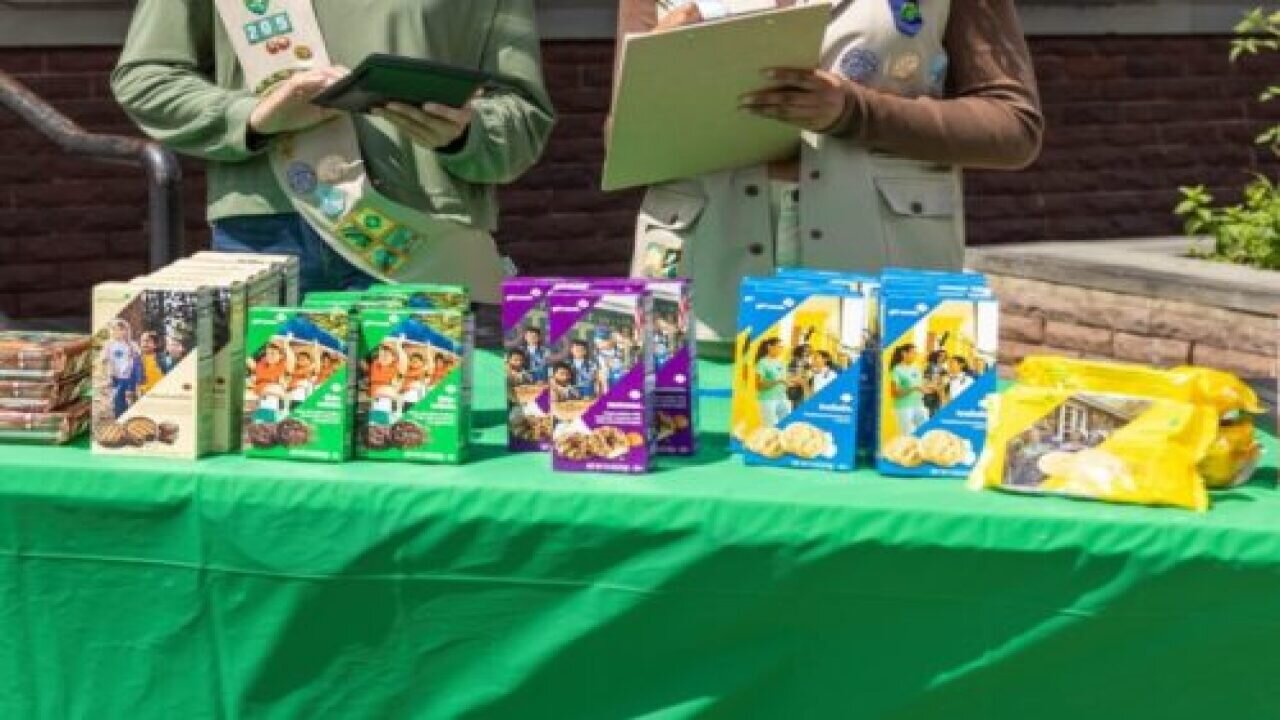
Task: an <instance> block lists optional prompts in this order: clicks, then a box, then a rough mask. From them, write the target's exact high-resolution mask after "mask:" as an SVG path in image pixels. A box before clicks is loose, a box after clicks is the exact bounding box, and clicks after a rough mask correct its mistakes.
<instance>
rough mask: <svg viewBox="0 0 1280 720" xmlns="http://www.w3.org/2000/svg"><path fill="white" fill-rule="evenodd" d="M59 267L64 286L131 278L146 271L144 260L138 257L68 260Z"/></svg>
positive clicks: (89, 284) (90, 284) (94, 283)
mask: <svg viewBox="0 0 1280 720" xmlns="http://www.w3.org/2000/svg"><path fill="white" fill-rule="evenodd" d="M60 269H61V276H62V283H63V286H64V287H72V286H74V285H76V284H79V283H84V284H86V285H87V286H90V287H92V286H93V285H96V284H97V283H100V282H109V281H113V280H118V281H125V280H131V279H133V278H134V277H136V276H138V275H141V274H142V273H144V272H146V269H147V268H146V261H145V260H143V259H142V258H140V257H139V258H125V259H112V260H95V261H91V262H84V261H76V262H68V263H62V264H61V266H60Z"/></svg>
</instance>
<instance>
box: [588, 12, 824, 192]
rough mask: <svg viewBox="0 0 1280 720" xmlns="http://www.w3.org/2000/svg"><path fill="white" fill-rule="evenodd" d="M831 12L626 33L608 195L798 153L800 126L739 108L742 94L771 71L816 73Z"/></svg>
mask: <svg viewBox="0 0 1280 720" xmlns="http://www.w3.org/2000/svg"><path fill="white" fill-rule="evenodd" d="M830 15H831V5H830V4H829V3H814V4H806V5H799V6H792V7H790V8H783V9H778V10H769V11H764V12H759V13H751V14H746V15H738V16H733V17H729V18H724V19H720V20H714V21H711V22H706V23H701V24H698V25H692V26H688V27H682V28H676V29H674V30H669V31H664V32H657V33H648V34H643V35H629V36H627V37H626V38H625V40H624V42H623V45H622V57H621V61H620V63H619V71H618V82H617V83H616V84H615V87H614V98H613V125H612V131H611V133H610V137H609V144H608V148H607V149H606V155H605V165H604V173H603V179H602V185H603V189H604V190H606V191H609V190H620V189H623V188H629V187H636V186H639V185H651V184H654V183H660V182H666V181H668V180H676V179H680V178H690V177H696V176H699V175H704V174H706V173H711V172H718V171H721V170H729V169H732V168H738V167H745V166H749V165H756V164H760V163H767V162H770V161H772V160H777V159H781V158H785V157H789V156H791V155H793V154H794V153H795V151H796V148H797V146H798V144H799V142H800V129H799V128H797V127H795V126H792V125H787V124H785V123H781V122H778V121H775V120H769V119H765V118H761V117H757V116H755V115H751V114H749V113H747V112H745V111H742V110H739V109H738V104H739V98H740V97H741V96H742V94H744V93H747V92H751V91H754V90H761V89H763V88H765V87H767V86H768V85H769V84H770V83H769V81H768V79H767V78H765V76H764V75H763V72H762V71H763V70H765V69H766V68H770V67H811V68H812V67H818V65H819V63H820V60H821V55H822V40H823V36H824V35H825V33H826V29H827V21H828V19H829V18H830Z"/></svg>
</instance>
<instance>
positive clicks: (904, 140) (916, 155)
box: [619, 0, 1043, 340]
mask: <svg viewBox="0 0 1280 720" xmlns="http://www.w3.org/2000/svg"><path fill="white" fill-rule="evenodd" d="M807 1H810V0H799V2H807ZM776 4H779V5H784V4H785V5H790V4H793V3H791V2H787V1H786V0H781V2H777V3H776ZM672 5H673V4H672V3H670V2H663V0H621V8H620V14H619V31H620V34H623V33H628V32H647V31H649V30H652V29H655V28H657V29H665V28H670V27H675V26H679V25H685V24H689V23H695V22H701V21H703V20H708V19H714V18H717V17H720V16H723V15H725V14H731V13H735V12H742V11H752V10H760V9H767V8H770V7H773V6H774V5H775V1H774V0H721V2H696V3H692V2H691V3H685V4H679V5H674V6H672ZM761 84H762V86H764V89H763V90H762V91H760V92H756V93H752V94H749V95H747V96H745V97H743V98H742V109H741V111H742V112H750V113H754V114H756V115H758V116H760V117H763V118H769V119H772V120H775V121H779V122H786V123H791V124H793V125H796V126H798V127H800V128H801V129H802V130H804V131H805V132H804V134H803V139H802V142H801V143H800V147H799V148H798V151H797V154H796V156H795V157H793V158H791V159H789V160H786V161H783V162H779V163H775V164H773V165H770V166H760V167H745V168H740V169H737V170H732V171H727V172H721V173H716V174H713V175H707V176H704V177H699V178H691V179H688V180H684V181H678V182H672V183H668V184H665V185H661V186H657V187H653V188H650V190H649V192H648V194H647V195H646V197H645V199H644V203H643V205H642V208H641V211H640V216H639V219H638V222H637V225H636V251H635V253H634V256H633V257H634V260H633V267H632V271H633V274H635V275H640V276H654V275H669V274H676V273H678V274H680V275H684V276H688V277H692V278H695V280H696V281H697V283H698V286H699V287H701V288H704V290H703V291H701V292H699V293H698V294H697V301H696V302H697V310H698V319H699V321H700V327H699V334H700V335H701V336H702V337H703V338H705V339H708V340H726V339H728V338H730V337H732V334H733V332H734V324H735V320H736V314H737V308H736V299H737V293H735V292H733V291H732V290H731V288H736V287H737V285H738V282H739V280H740V279H741V278H742V277H744V276H748V275H770V274H772V273H773V270H774V268H775V267H777V266H792V265H798V266H807V267H820V268H833V269H847V270H864V271H875V270H878V269H879V268H881V267H884V266H886V265H899V266H908V267H922V268H959V267H960V266H961V264H962V263H963V261H964V213H963V208H962V201H963V194H962V190H961V182H960V170H959V168H960V167H978V168H1003V169H1017V168H1021V167H1024V166H1026V165H1028V164H1030V163H1031V162H1032V161H1033V160H1034V159H1035V157H1036V156H1037V154H1038V153H1039V148H1040V140H1041V135H1042V132H1043V119H1042V117H1041V115H1040V111H1039V102H1038V97H1037V94H1036V90H1035V79H1034V74H1033V72H1032V68H1031V61H1030V58H1029V54H1028V51H1027V46H1026V43H1025V41H1024V39H1023V37H1022V32H1021V27H1020V25H1019V22H1018V17H1017V14H1016V12H1015V11H1014V6H1013V0H839V1H838V2H835V3H833V4H832V8H831V19H830V22H829V24H828V27H827V33H826V39H825V42H824V47H823V52H822V67H821V68H820V69H817V70H809V69H787V68H777V69H774V70H772V71H771V72H770V74H769V76H768V77H767V78H762V83H761Z"/></svg>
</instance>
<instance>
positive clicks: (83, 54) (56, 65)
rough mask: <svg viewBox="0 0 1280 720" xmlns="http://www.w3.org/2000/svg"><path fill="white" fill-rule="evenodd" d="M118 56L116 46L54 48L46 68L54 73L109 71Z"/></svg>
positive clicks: (104, 72)
mask: <svg viewBox="0 0 1280 720" xmlns="http://www.w3.org/2000/svg"><path fill="white" fill-rule="evenodd" d="M119 57H120V50H119V49H118V48H75V49H67V50H54V51H51V52H50V53H49V55H48V58H49V59H48V64H47V66H46V69H47V70H48V71H49V72H54V73H85V72H91V73H98V74H106V73H110V72H111V69H112V68H114V67H115V65H116V60H117V59H118V58H119Z"/></svg>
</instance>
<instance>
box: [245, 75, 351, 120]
mask: <svg viewBox="0 0 1280 720" xmlns="http://www.w3.org/2000/svg"><path fill="white" fill-rule="evenodd" d="M347 73H348V71H347V69H346V68H341V67H323V68H316V69H314V70H307V71H306V72H300V73H296V74H294V75H292V76H290V77H289V79H288V80H285V81H284V82H282V83H280V85H278V86H277V87H276V88H275V89H274V90H272V91H271V92H270V93H268V94H267V96H266V97H264V98H262V99H261V100H260V101H258V105H257V106H256V107H254V109H253V112H252V113H250V115H249V127H250V129H252V130H253V131H254V132H256V133H258V134H260V135H275V134H277V133H284V132H292V131H295V130H305V129H306V128H309V127H311V126H313V125H319V124H320V123H322V122H324V121H326V120H329V119H331V118H334V117H337V116H338V115H339V113H338V111H337V110H331V109H329V108H322V107H320V106H318V105H312V104H311V101H312V100H314V99H315V97H316V96H317V95H319V94H320V93H322V92H324V91H325V90H327V89H329V86H331V85H333V84H334V83H336V82H338V81H339V80H341V79H342V78H343V77H345V76H346V75H347Z"/></svg>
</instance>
